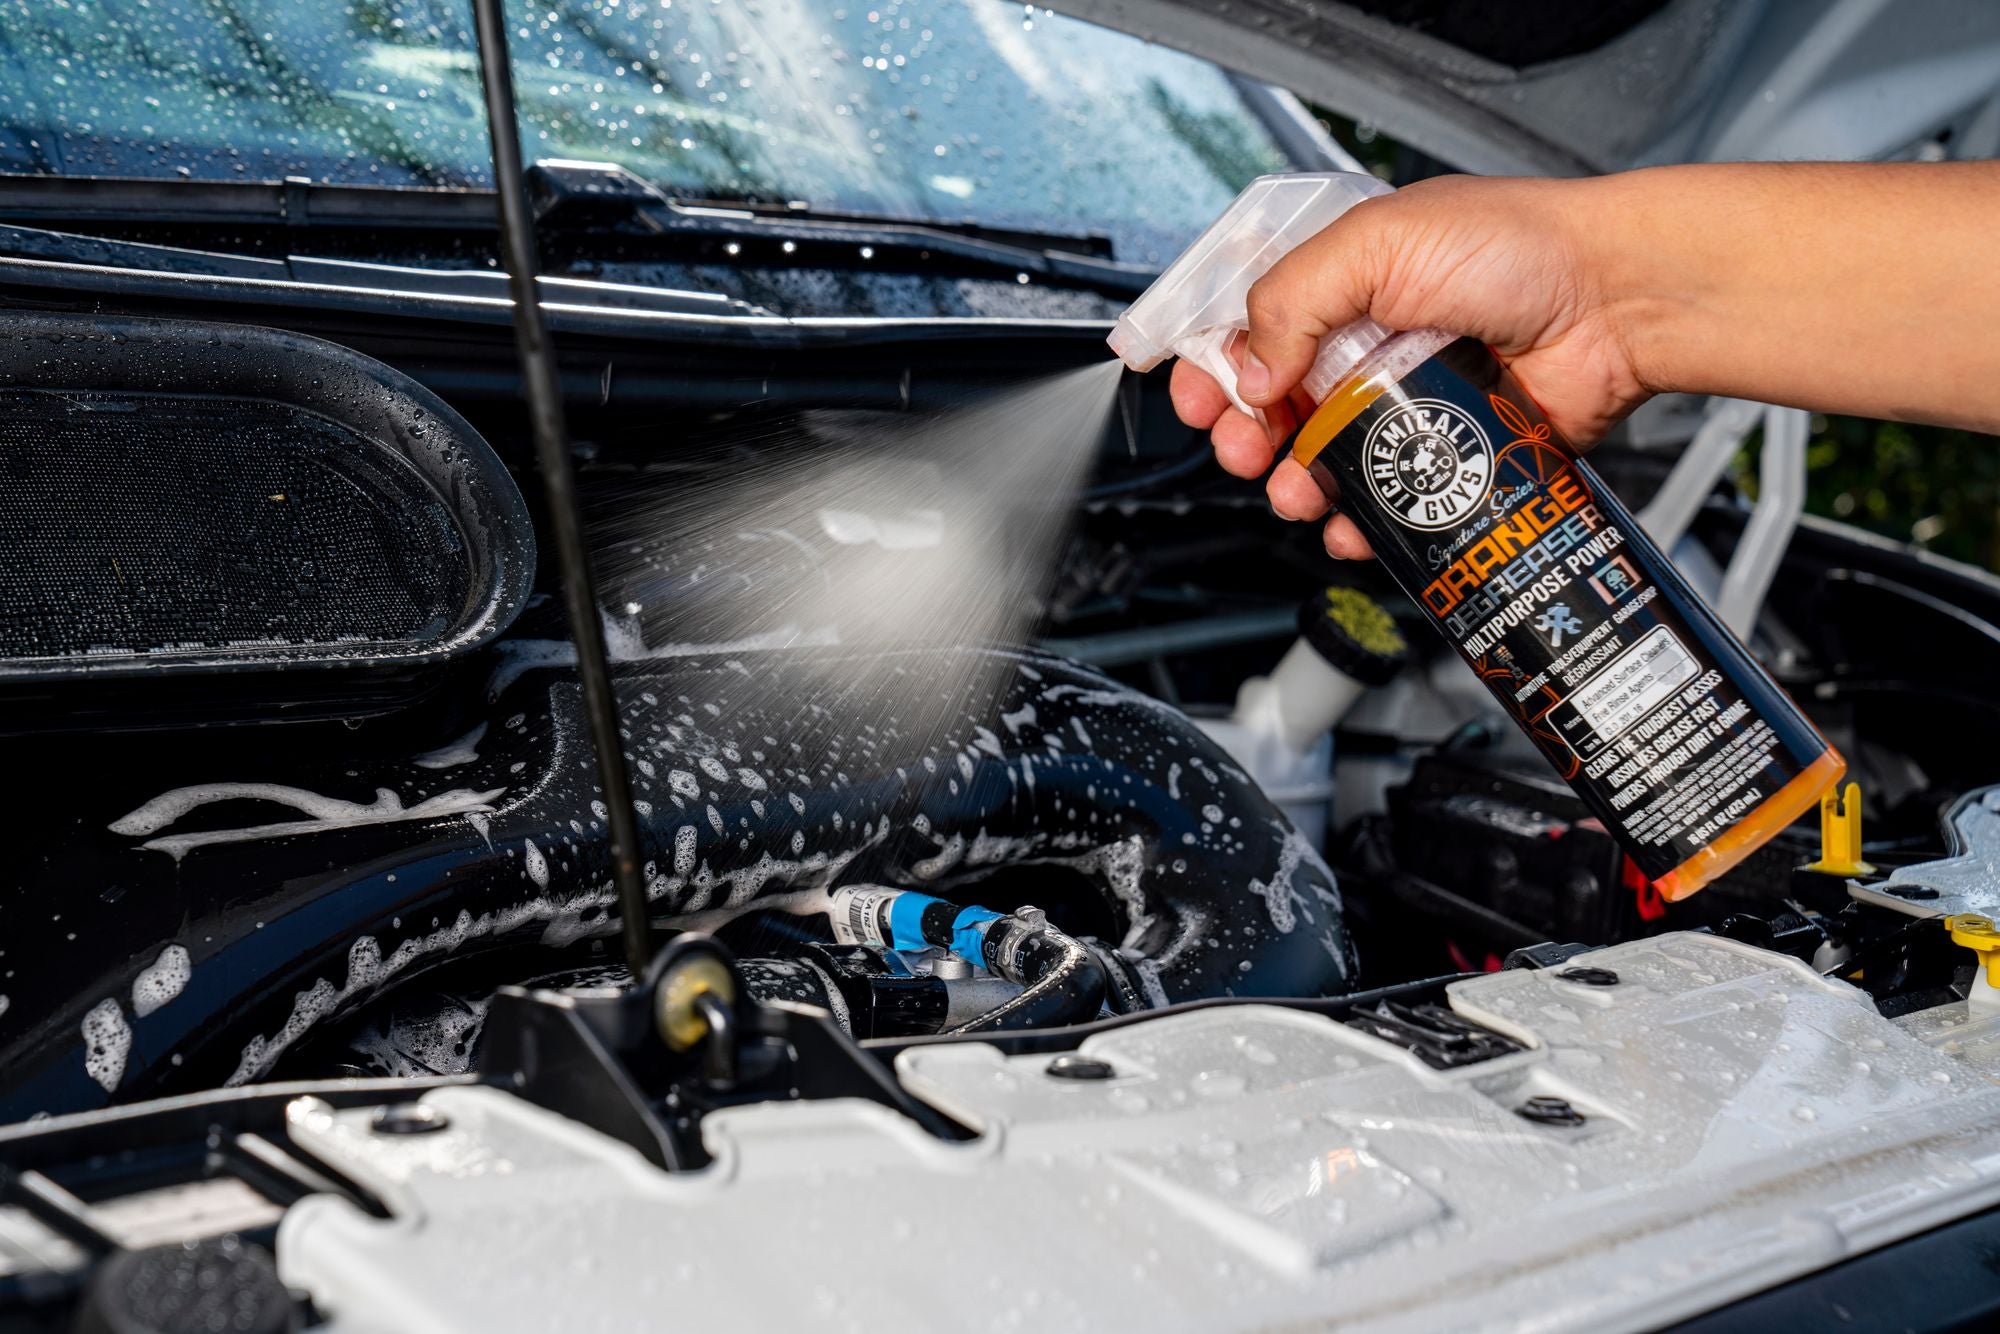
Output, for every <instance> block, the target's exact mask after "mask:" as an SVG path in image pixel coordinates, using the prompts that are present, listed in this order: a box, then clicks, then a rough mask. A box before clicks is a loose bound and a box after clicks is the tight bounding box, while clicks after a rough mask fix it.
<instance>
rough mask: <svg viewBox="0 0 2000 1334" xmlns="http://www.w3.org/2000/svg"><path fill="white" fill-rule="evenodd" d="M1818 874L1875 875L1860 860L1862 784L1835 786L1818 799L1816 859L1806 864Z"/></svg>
mask: <svg viewBox="0 0 2000 1334" xmlns="http://www.w3.org/2000/svg"><path fill="white" fill-rule="evenodd" d="M1806 869H1807V870H1808V871H1817V872H1819V873H1820V874H1821V875H1841V876H1850V875H1874V874H1875V868H1874V867H1873V866H1871V865H1870V864H1869V863H1867V862H1865V861H1862V860H1861V784H1859V783H1846V784H1840V785H1836V786H1835V787H1833V788H1830V789H1829V790H1828V791H1827V794H1826V795H1825V796H1823V797H1821V798H1820V799H1819V860H1818V861H1816V862H1810V863H1808V864H1807V866H1806Z"/></svg>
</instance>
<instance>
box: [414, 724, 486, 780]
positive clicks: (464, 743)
mask: <svg viewBox="0 0 2000 1334" xmlns="http://www.w3.org/2000/svg"><path fill="white" fill-rule="evenodd" d="M485 735H486V724H485V723H481V724H479V726H477V727H475V728H473V729H472V730H471V731H470V732H467V733H466V734H465V735H464V736H462V737H460V738H459V739H458V740H456V741H454V742H452V743H450V744H449V745H445V746H439V747H438V748H437V749H436V750H427V751H425V752H424V753H423V754H421V755H418V756H415V757H414V758H412V759H411V760H410V763H411V764H414V765H416V766H417V767H418V768H419V769H452V768H456V767H457V766H459V765H461V764H470V763H472V762H473V761H474V760H476V759H478V758H479V742H480V740H481V739H482V738H483V737H485Z"/></svg>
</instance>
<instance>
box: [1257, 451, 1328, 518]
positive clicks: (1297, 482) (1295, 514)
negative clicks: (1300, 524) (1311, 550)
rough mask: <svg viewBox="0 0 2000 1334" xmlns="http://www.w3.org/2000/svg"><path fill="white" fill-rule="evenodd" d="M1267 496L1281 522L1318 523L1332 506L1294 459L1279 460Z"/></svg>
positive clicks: (1303, 468)
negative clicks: (1302, 521)
mask: <svg viewBox="0 0 2000 1334" xmlns="http://www.w3.org/2000/svg"><path fill="white" fill-rule="evenodd" d="M1264 494H1265V495H1267V496H1269V497H1270V498H1271V509H1272V510H1273V511H1274V512H1275V513H1276V514H1277V515H1278V517H1279V518H1281V519H1317V518H1318V517H1319V516H1320V515H1322V514H1324V513H1326V512H1327V509H1328V508H1329V506H1330V503H1331V502H1329V501H1328V500H1327V498H1326V493H1325V492H1324V491H1321V490H1320V489H1319V483H1318V482H1315V481H1314V480H1313V479H1312V474H1311V473H1309V472H1307V471H1306V470H1305V467H1304V466H1303V465H1302V464H1300V463H1299V461H1298V460H1297V459H1293V458H1285V459H1282V460H1280V461H1279V463H1278V466H1277V467H1276V468H1274V469H1272V471H1271V480H1270V481H1268V482H1266V483H1265V484H1264Z"/></svg>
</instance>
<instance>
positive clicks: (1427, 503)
mask: <svg viewBox="0 0 2000 1334" xmlns="http://www.w3.org/2000/svg"><path fill="white" fill-rule="evenodd" d="M1361 457H1362V459H1363V460H1364V462H1365V464H1366V467H1367V469H1368V485H1369V486H1370V487H1371V488H1372V489H1373V490H1374V492H1375V498H1376V499H1377V500H1379V501H1381V502H1382V503H1383V505H1385V506H1387V507H1388V508H1389V510H1390V511H1391V512H1393V513H1394V514H1395V516H1396V517H1397V518H1398V519H1401V520H1402V521H1403V522H1404V523H1405V524H1406V525H1408V526H1409V527H1411V528H1423V529H1437V528H1449V527H1451V526H1452V525H1453V524H1455V523H1458V522H1459V521H1460V520H1462V519H1464V518H1466V517H1468V516H1469V515H1471V513H1472V511H1473V510H1474V509H1475V508H1476V507H1477V506H1478V505H1479V502H1480V501H1482V500H1484V499H1486V492H1487V490H1488V488H1490V487H1491V486H1492V485H1493V446H1492V444H1491V443H1489V442H1488V441H1487V439H1486V433H1485V432H1484V431H1482V430H1480V429H1479V423H1478V422H1475V421H1474V420H1473V419H1472V418H1471V416H1469V415H1468V414H1467V413H1466V411H1465V409H1463V408H1461V407H1458V406H1457V405H1455V404H1452V403H1447V402H1444V401H1443V400H1442V399H1436V398H1413V399H1411V400H1410V401H1409V402H1407V403H1405V404H1403V405H1402V406H1401V407H1398V408H1396V409H1395V410H1394V411H1392V412H1387V413H1384V414H1383V415H1382V416H1381V417H1379V418H1377V419H1376V421H1375V424H1374V425H1373V426H1372V427H1370V428H1369V430H1368V438H1367V439H1366V440H1365V441H1363V442H1362V446H1361Z"/></svg>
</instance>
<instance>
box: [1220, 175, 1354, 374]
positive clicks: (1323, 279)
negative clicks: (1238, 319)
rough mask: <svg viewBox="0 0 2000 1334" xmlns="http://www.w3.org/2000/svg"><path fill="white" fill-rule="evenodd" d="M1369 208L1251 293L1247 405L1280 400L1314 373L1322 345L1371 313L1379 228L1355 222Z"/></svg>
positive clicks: (1350, 215)
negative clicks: (1373, 235) (1371, 239)
mask: <svg viewBox="0 0 2000 1334" xmlns="http://www.w3.org/2000/svg"><path fill="white" fill-rule="evenodd" d="M1392 197H1393V196H1392ZM1369 202H1373V201H1369ZM1368 207H1369V204H1368V203H1362V204H1357V205H1356V206H1355V207H1354V208H1353V209H1351V210H1349V211H1348V212H1347V213H1346V214H1344V215H1343V216H1341V217H1340V218H1338V219H1336V220H1335V221H1334V222H1333V224H1332V225H1331V226H1329V227H1327V228H1326V229H1325V230H1324V231H1322V232H1320V233H1319V234H1318V235H1317V236H1314V237H1313V238H1311V239H1310V240H1308V241H1306V242H1305V243H1304V244H1302V245H1300V246H1299V247H1298V248H1297V249H1295V250H1293V251H1292V252H1291V253H1290V254H1288V255H1286V256H1285V257H1284V258H1283V259H1281V260H1279V261H1278V262H1277V263H1276V264H1274V265H1272V266H1271V271H1270V272H1269V273H1266V274H1265V275H1264V276H1263V277H1262V278H1259V279H1258V280H1257V282H1256V283H1255V284H1254V285H1252V287H1251V288H1250V293H1249V296H1248V298H1247V303H1248V307H1249V313H1250V337H1249V340H1248V342H1247V343H1246V345H1245V349H1244V360H1243V371H1242V374H1240V375H1239V376H1238V377H1237V381H1236V389H1237V392H1238V393H1240V394H1241V395H1242V396H1243V398H1244V401H1245V402H1248V403H1253V404H1255V405H1257V406H1259V407H1264V406H1267V405H1269V404H1271V403H1275V402H1277V401H1278V400H1280V399H1282V398H1283V397H1284V396H1285V395H1286V394H1288V393H1290V392H1291V391H1292V390H1293V389H1295V388H1297V387H1298V383H1299V381H1300V380H1302V379H1304V378H1305V374H1306V372H1307V371H1309V370H1311V369H1312V364H1313V359H1314V358H1315V357H1317V356H1318V355H1319V345H1320V340H1321V339H1323V338H1325V337H1326V336H1327V335H1328V334H1330V333H1332V332H1333V331H1334V330H1336V329H1340V328H1344V327H1346V326H1347V325H1350V324H1352V323H1354V322H1355V321H1356V320H1358V319H1361V318H1362V317H1363V316H1365V315H1366V314H1368V307H1369V303H1370V300H1371V299H1372V297H1373V296H1374V288H1375V282H1374V278H1373V275H1372V273H1371V271H1370V265H1369V263H1368V256H1369V254H1370V252H1371V251H1372V250H1373V247H1372V246H1371V245H1369V244H1368V243H1367V242H1368V233H1370V232H1372V231H1373V230H1374V229H1373V227H1372V226H1371V225H1370V223H1369V222H1368V220H1367V219H1365V218H1362V217H1359V216H1357V215H1359V214H1361V213H1363V212H1364V211H1365V210H1367V209H1368Z"/></svg>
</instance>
